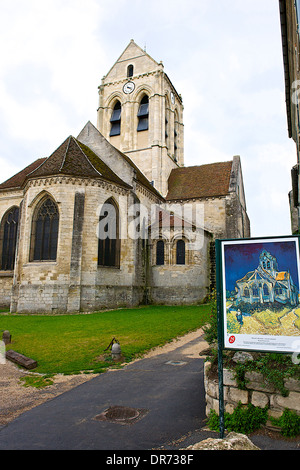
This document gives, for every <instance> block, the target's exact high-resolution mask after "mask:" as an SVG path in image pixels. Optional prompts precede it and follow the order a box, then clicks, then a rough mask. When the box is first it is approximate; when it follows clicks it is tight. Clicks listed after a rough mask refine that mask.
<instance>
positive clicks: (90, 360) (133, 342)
mask: <svg viewBox="0 0 300 470" xmlns="http://www.w3.org/2000/svg"><path fill="white" fill-rule="evenodd" d="M210 309H211V307H210V305H200V306H146V307H141V308H133V309H119V310H114V311H106V312H100V313H93V314H77V315H18V314H7V313H6V314H3V313H2V314H1V313H0V332H1V330H9V331H10V333H11V335H12V343H11V344H9V345H7V349H13V350H14V351H17V352H19V353H21V354H24V355H25V356H27V357H30V358H32V359H35V360H36V361H37V362H38V367H37V368H36V369H35V370H34V371H35V372H40V373H43V374H56V373H63V374H76V373H79V372H80V371H87V372H101V371H104V370H106V369H107V368H108V367H110V366H111V365H112V360H111V357H110V351H108V352H106V353H105V352H104V350H105V349H106V348H107V347H108V345H109V344H110V342H111V340H112V339H113V338H114V337H115V338H116V339H117V340H118V341H119V342H120V345H121V350H122V354H123V356H124V360H125V361H130V360H132V359H134V358H135V357H138V356H139V355H142V354H143V353H145V352H146V351H147V350H149V349H152V348H153V347H156V346H160V345H163V344H165V343H167V342H169V341H171V340H172V339H173V338H176V337H177V336H182V335H184V334H185V333H187V332H189V331H192V330H196V329H197V328H200V327H202V326H203V325H204V324H205V323H207V322H208V319H209V314H210Z"/></svg>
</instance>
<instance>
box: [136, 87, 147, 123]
mask: <svg viewBox="0 0 300 470" xmlns="http://www.w3.org/2000/svg"><path fill="white" fill-rule="evenodd" d="M137 116H138V120H139V122H138V127H137V130H138V131H146V130H148V128H149V98H148V96H147V95H144V97H143V98H142V100H141V103H140V107H139V111H138V114H137Z"/></svg>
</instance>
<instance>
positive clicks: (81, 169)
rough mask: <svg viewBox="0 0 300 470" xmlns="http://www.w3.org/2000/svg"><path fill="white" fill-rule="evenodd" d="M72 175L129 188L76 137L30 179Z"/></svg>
mask: <svg viewBox="0 0 300 470" xmlns="http://www.w3.org/2000/svg"><path fill="white" fill-rule="evenodd" d="M51 175H70V176H79V177H87V178H88V177H91V178H101V177H102V178H104V179H107V180H109V181H111V182H113V183H116V184H119V185H121V186H127V187H129V185H128V184H126V183H125V182H124V181H123V180H122V179H121V178H119V177H118V176H117V175H116V174H115V173H114V172H113V171H112V170H111V169H110V168H109V167H108V166H107V165H106V163H104V162H103V161H102V160H101V159H100V158H99V157H98V156H97V155H96V154H95V153H94V152H93V151H92V150H91V149H90V148H89V147H87V146H86V145H84V144H82V143H81V142H79V141H78V140H76V139H75V138H74V137H72V136H70V137H68V138H67V139H66V140H65V141H64V142H63V143H62V144H61V146H60V147H58V149H57V150H55V152H53V153H52V155H50V157H49V158H47V160H46V161H45V162H44V163H43V164H42V165H41V166H40V167H39V168H37V169H36V170H35V171H33V172H32V173H30V175H28V177H29V178H36V177H43V176H51Z"/></svg>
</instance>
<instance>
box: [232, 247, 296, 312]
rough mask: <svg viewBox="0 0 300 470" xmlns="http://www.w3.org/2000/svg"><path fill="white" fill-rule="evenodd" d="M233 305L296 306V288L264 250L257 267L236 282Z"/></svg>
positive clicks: (286, 273) (273, 258) (285, 272)
mask: <svg viewBox="0 0 300 470" xmlns="http://www.w3.org/2000/svg"><path fill="white" fill-rule="evenodd" d="M235 290H236V296H235V303H236V304H237V305H238V304H239V303H241V302H247V303H250V304H254V303H260V304H263V303H273V302H279V303H281V304H290V305H292V306H296V305H298V303H299V302H298V294H299V292H298V288H297V286H296V285H295V284H294V282H293V280H292V277H291V274H290V272H289V271H279V270H278V263H277V259H276V258H275V257H274V256H272V254H271V253H269V252H268V251H266V250H263V251H262V252H261V254H260V256H259V265H258V267H257V268H256V269H255V270H254V271H249V272H248V273H247V274H246V275H245V276H244V277H243V278H242V279H239V280H238V281H236V286H235Z"/></svg>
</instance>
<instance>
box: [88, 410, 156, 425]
mask: <svg viewBox="0 0 300 470" xmlns="http://www.w3.org/2000/svg"><path fill="white" fill-rule="evenodd" d="M148 411H149V410H146V409H141V408H140V409H137V408H130V407H128V406H110V407H109V408H107V410H105V411H103V413H101V414H99V415H97V416H95V418H94V419H96V420H97V421H108V422H111V423H118V424H134V423H136V422H137V421H139V420H140V419H142V418H143V417H144V416H146V414H147V413H148Z"/></svg>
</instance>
